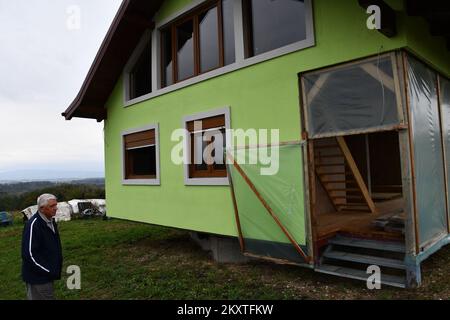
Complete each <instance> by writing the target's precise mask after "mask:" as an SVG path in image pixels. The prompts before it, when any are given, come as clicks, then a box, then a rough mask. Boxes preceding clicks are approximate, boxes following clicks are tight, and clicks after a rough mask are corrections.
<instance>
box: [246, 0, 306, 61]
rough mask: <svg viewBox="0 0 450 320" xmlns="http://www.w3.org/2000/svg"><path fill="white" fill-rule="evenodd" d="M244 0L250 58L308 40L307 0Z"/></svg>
mask: <svg viewBox="0 0 450 320" xmlns="http://www.w3.org/2000/svg"><path fill="white" fill-rule="evenodd" d="M244 1H245V2H244V10H245V14H244V16H245V29H246V30H245V31H246V32H245V34H246V55H247V57H251V56H256V55H259V54H261V53H264V52H268V51H271V50H274V49H278V48H281V47H284V46H286V45H289V44H292V43H295V42H298V41H301V40H305V39H306V23H305V3H304V1H303V0H244Z"/></svg>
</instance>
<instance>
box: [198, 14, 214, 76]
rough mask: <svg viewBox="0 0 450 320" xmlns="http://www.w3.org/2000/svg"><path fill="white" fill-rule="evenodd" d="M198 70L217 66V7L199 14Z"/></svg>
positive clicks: (204, 70) (206, 69) (207, 69)
mask: <svg viewBox="0 0 450 320" xmlns="http://www.w3.org/2000/svg"><path fill="white" fill-rule="evenodd" d="M199 30H200V70H201V72H206V71H209V70H211V69H215V68H218V67H219V26H218V18H217V7H214V8H212V9H210V10H208V11H206V12H205V13H202V14H201V15H200V16H199Z"/></svg>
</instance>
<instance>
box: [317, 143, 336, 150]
mask: <svg viewBox="0 0 450 320" xmlns="http://www.w3.org/2000/svg"><path fill="white" fill-rule="evenodd" d="M330 148H339V146H338V145H337V144H322V145H316V146H314V149H330Z"/></svg>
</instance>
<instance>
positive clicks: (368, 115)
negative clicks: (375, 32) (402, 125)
mask: <svg viewBox="0 0 450 320" xmlns="http://www.w3.org/2000/svg"><path fill="white" fill-rule="evenodd" d="M303 83H304V90H305V95H304V96H305V100H306V101H304V102H305V105H306V118H307V123H308V133H309V136H310V137H311V138H319V137H327V136H336V135H337V134H339V135H344V134H351V133H354V132H358V133H361V132H370V131H375V130H377V129H379V130H383V129H386V130H387V129H389V128H392V127H393V126H395V125H398V124H399V117H398V109H397V100H396V89H395V88H396V86H395V82H394V74H393V64H392V61H391V57H390V56H389V57H382V58H379V59H378V58H375V59H371V60H366V61H364V62H360V63H356V64H355V63H353V64H351V65H346V66H342V67H338V68H336V69H333V70H329V71H326V70H322V71H317V72H312V73H308V74H305V75H304V76H303Z"/></svg>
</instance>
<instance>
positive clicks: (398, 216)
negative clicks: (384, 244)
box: [372, 212, 405, 234]
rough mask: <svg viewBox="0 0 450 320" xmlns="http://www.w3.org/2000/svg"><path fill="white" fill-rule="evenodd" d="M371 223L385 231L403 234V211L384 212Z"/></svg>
mask: <svg viewBox="0 0 450 320" xmlns="http://www.w3.org/2000/svg"><path fill="white" fill-rule="evenodd" d="M372 225H373V226H375V227H377V228H379V229H382V230H384V231H386V232H395V233H401V234H405V213H404V212H401V213H390V214H386V215H384V216H381V217H379V218H377V219H375V220H374V221H372Z"/></svg>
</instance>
